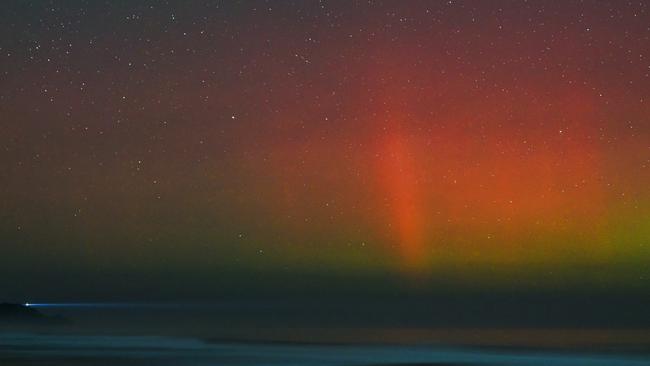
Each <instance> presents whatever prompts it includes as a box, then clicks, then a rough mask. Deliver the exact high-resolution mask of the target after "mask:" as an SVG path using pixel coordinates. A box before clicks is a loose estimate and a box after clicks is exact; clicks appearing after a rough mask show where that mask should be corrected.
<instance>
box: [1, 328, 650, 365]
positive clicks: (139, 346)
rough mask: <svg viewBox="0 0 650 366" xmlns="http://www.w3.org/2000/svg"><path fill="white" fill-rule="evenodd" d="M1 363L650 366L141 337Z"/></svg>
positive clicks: (9, 343)
mask: <svg viewBox="0 0 650 366" xmlns="http://www.w3.org/2000/svg"><path fill="white" fill-rule="evenodd" d="M0 365H3V366H4V365H7V366H26V365H51V366H53V365H73V366H74V365H96V366H104V365H106V366H108V365H127V366H131V365H151V366H156V365H170V366H171V365H176V366H185V365H187V366H190V365H193V366H202V365H206V366H207V365H214V366H228V365H233V366H242V365H251V366H258V365H296V366H297V365H314V366H316V365H323V366H325V365H332V366H334V365H341V366H343V365H349V366H352V365H420V366H423V365H530V366H533V365H559V366H561V365H589V366H596V365H602V366H616V365H621V366H633V365H638V366H641V365H650V358H648V357H646V356H644V355H621V354H612V353H608V354H598V353H584V352H566V351H562V352H557V351H540V350H528V351H526V350H521V349H517V350H512V349H495V348H478V347H475V348H473V347H440V346H406V345H306V344H302V345H301V344H286V343H263V342H254V343H237V342H208V341H203V340H200V339H196V338H185V337H167V336H133V335H121V336H120V335H81V336H80V335H57V334H37V333H2V334H0Z"/></svg>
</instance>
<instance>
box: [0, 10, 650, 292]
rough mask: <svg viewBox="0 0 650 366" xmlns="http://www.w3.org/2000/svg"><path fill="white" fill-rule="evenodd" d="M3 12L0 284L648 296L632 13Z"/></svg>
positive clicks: (638, 60)
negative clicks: (643, 292) (625, 292)
mask: <svg viewBox="0 0 650 366" xmlns="http://www.w3.org/2000/svg"><path fill="white" fill-rule="evenodd" d="M0 16H1V19H2V21H1V22H0V151H1V153H0V208H1V210H0V215H2V220H0V274H1V276H0V288H2V289H3V296H9V297H13V298H16V299H20V298H26V297H30V296H32V297H33V296H41V297H48V298H57V299H66V300H67V299H71V298H75V297H78V298H83V297H84V296H86V297H88V296H90V297H92V296H94V297H96V298H104V299H106V298H108V299H113V298H120V299H122V298H123V297H125V296H126V297H127V298H128V297H129V296H131V295H133V296H136V295H134V294H141V293H142V292H141V291H144V290H146V291H147V293H148V294H150V295H151V296H156V295H160V296H162V294H166V295H165V296H176V295H174V294H179V293H182V294H183V295H182V296H188V297H199V298H200V297H202V296H205V297H211V296H218V295H215V294H218V293H219V291H221V290H222V289H224V288H228V289H230V291H242V292H245V291H250V292H255V291H273V289H275V288H279V287H283V288H293V287H292V286H295V287H296V288H313V287H314V286H315V287H318V288H321V289H322V288H324V289H328V290H332V291H334V290H337V289H341V288H343V287H345V288H348V289H350V291H362V292H363V291H370V290H369V289H373V290H372V291H380V292H381V291H382V287H384V285H385V286H386V287H387V288H401V287H408V288H411V289H413V291H420V290H418V289H428V288H430V287H431V286H432V285H431V284H433V283H435V284H436V286H437V285H441V284H444V285H445V286H446V285H449V284H455V285H458V286H472V287H478V288H493V287H499V288H506V289H508V288H524V289H531V288H545V289H549V288H550V289H553V288H558V287H561V288H573V289H577V288H586V287H590V288H594V287H596V288H601V289H603V288H604V289H613V288H617V289H620V288H637V289H638V288H641V289H647V288H650V282H649V281H650V266H648V263H650V188H649V187H650V5H649V4H648V3H647V2H645V1H641V0H636V1H430V2H424V1H423V2H419V1H363V2H362V1H354V2H352V1H264V2H262V1H193V2H185V1H179V2H171V1H162V2H158V1H151V2H149V1H137V2H136V1H2V2H1V4H0ZM312 279H313V281H312ZM452 286H453V285H452ZM422 291H424V290H422ZM120 296H122V297H120ZM178 296H181V295H178Z"/></svg>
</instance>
